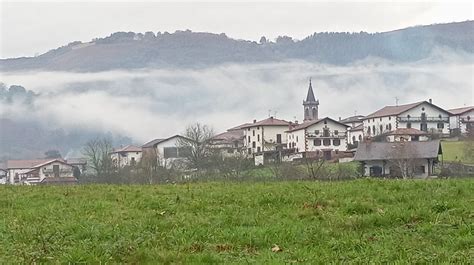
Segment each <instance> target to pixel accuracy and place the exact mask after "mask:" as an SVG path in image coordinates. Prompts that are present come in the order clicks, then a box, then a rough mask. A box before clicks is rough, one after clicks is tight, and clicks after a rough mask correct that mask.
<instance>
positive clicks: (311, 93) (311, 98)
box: [306, 78, 316, 102]
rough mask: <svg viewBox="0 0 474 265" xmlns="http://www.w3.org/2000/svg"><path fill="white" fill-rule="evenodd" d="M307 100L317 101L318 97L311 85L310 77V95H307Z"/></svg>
mask: <svg viewBox="0 0 474 265" xmlns="http://www.w3.org/2000/svg"><path fill="white" fill-rule="evenodd" d="M306 101H307V102H315V101H316V98H315V97H314V92H313V86H312V85H311V78H309V87H308V95H306Z"/></svg>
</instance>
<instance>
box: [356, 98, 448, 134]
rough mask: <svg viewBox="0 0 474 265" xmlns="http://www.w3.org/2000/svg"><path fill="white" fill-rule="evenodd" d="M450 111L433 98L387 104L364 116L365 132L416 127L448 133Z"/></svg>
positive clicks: (380, 132)
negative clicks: (432, 100) (439, 105)
mask: <svg viewBox="0 0 474 265" xmlns="http://www.w3.org/2000/svg"><path fill="white" fill-rule="evenodd" d="M449 116H450V113H449V112H448V111H446V110H444V109H442V108H440V107H438V106H436V105H434V104H432V102H431V100H429V102H428V101H420V102H416V103H411V104H405V105H398V106H386V107H384V108H382V109H380V110H377V111H376V112H374V113H372V114H370V115H368V116H366V117H364V119H363V123H364V134H365V135H367V136H375V135H380V134H384V133H386V132H389V131H392V130H395V129H398V128H415V129H419V130H421V131H424V132H429V133H435V134H441V135H448V134H449Z"/></svg>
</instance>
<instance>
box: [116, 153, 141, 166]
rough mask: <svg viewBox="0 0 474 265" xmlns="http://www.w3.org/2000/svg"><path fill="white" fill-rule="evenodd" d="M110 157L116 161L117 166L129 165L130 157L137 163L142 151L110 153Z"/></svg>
mask: <svg viewBox="0 0 474 265" xmlns="http://www.w3.org/2000/svg"><path fill="white" fill-rule="evenodd" d="M110 158H111V159H112V161H114V162H115V163H118V164H117V166H118V167H125V166H130V163H131V161H132V158H134V159H135V162H136V163H138V162H139V161H140V160H141V159H142V152H141V151H140V152H120V153H112V154H111V155H110Z"/></svg>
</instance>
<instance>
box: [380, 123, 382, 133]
mask: <svg viewBox="0 0 474 265" xmlns="http://www.w3.org/2000/svg"><path fill="white" fill-rule="evenodd" d="M382 132H383V126H382V125H380V133H382Z"/></svg>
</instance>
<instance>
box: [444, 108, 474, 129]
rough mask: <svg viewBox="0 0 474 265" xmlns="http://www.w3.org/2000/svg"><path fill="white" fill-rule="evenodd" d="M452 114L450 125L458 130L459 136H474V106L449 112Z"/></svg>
mask: <svg viewBox="0 0 474 265" xmlns="http://www.w3.org/2000/svg"><path fill="white" fill-rule="evenodd" d="M448 111H449V112H450V113H451V115H452V116H451V117H450V119H449V125H450V127H451V128H452V129H455V130H458V131H459V134H473V130H474V106H470V107H462V108H457V109H450V110H448Z"/></svg>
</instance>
